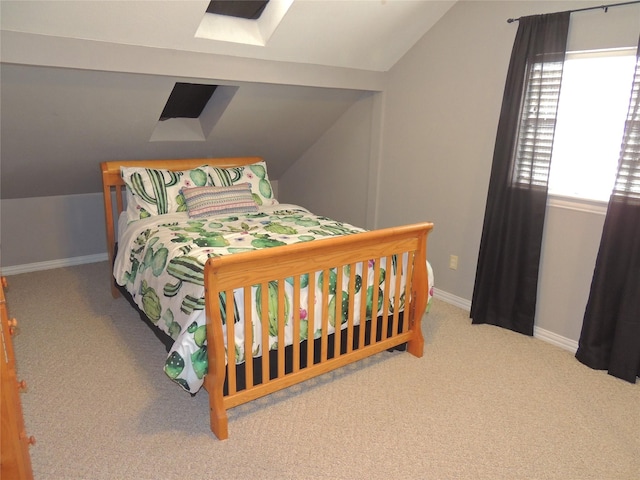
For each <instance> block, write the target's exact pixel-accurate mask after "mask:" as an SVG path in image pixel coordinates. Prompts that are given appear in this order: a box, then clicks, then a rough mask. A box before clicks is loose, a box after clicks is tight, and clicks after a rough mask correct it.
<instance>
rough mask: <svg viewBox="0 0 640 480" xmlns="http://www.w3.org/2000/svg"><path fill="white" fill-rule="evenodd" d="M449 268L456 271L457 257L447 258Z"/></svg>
mask: <svg viewBox="0 0 640 480" xmlns="http://www.w3.org/2000/svg"><path fill="white" fill-rule="evenodd" d="M449 268H450V269H451V270H457V269H458V256H457V255H450V256H449Z"/></svg>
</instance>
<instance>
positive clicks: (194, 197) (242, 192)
mask: <svg viewBox="0 0 640 480" xmlns="http://www.w3.org/2000/svg"><path fill="white" fill-rule="evenodd" d="M182 194H183V195H184V199H185V202H186V203H187V212H189V216H190V217H191V218H202V217H209V216H211V215H220V214H224V213H250V212H257V211H258V205H256V202H255V201H254V200H253V195H252V194H251V185H250V184H248V183H239V184H237V185H231V186H229V187H195V188H183V189H182Z"/></svg>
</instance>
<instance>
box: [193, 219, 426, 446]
mask: <svg viewBox="0 0 640 480" xmlns="http://www.w3.org/2000/svg"><path fill="white" fill-rule="evenodd" d="M432 228H433V224H431V223H421V224H415V225H408V226H402V227H395V228H388V229H382V230H375V231H370V232H364V233H359V234H354V235H347V236H343V237H335V238H330V239H324V240H318V241H314V242H307V243H299V244H294V245H287V246H282V247H275V248H271V249H266V250H261V251H256V252H247V253H238V254H234V255H230V256H224V257H217V258H211V259H209V261H208V262H207V264H206V268H205V291H206V299H207V300H206V313H207V343H208V357H209V358H208V362H209V363H208V364H209V369H208V374H207V376H206V377H205V388H206V389H207V390H208V392H209V402H210V410H211V430H212V431H213V433H214V434H215V435H216V436H217V437H218V438H219V439H226V438H228V420H227V409H229V408H232V407H235V406H237V405H240V404H243V403H246V402H248V401H250V400H253V399H255V398H258V397H262V396H264V395H267V394H269V393H272V392H275V391H278V390H281V389H283V388H286V387H289V386H291V385H294V384H296V383H300V382H302V381H304V380H307V379H310V378H312V377H315V376H318V375H321V374H323V373H326V372H329V371H331V370H334V369H336V368H339V367H341V366H344V365H347V364H349V363H352V362H355V361H357V360H360V359H363V358H365V357H368V356H371V355H373V354H376V353H378V352H381V351H383V350H387V349H390V348H393V347H396V346H398V345H401V344H405V343H406V344H407V349H408V351H409V352H410V353H411V354H413V355H415V356H417V357H421V356H422V352H423V347H424V339H423V337H422V331H421V319H422V316H423V314H424V311H425V308H426V305H427V298H428V296H427V295H428V289H429V285H428V276H427V266H426V248H427V235H428V234H429V232H430V231H431V229H432ZM382 265H386V266H387V267H389V266H391V265H394V269H395V270H396V272H395V275H394V276H393V277H390V276H387V280H388V281H386V282H384V288H383V289H379V288H378V285H379V284H381V283H383V282H381V276H384V275H385V273H384V271H383V268H382V267H381V266H382ZM387 270H388V268H387ZM332 271H333V272H341V273H342V274H338V275H334V278H335V285H332V284H330V283H331V282H329V281H324V282H322V284H321V286H320V288H316V286H317V285H316V282H318V280H317V279H318V278H325V279H328V278H330V276H331V275H330V273H331V272H332ZM356 272H361V275H359V276H360V279H358V278H357V274H356ZM371 272H372V273H373V275H369V273H371ZM387 275H388V274H387ZM403 277H404V278H405V279H406V282H403V281H402V278H403ZM371 279H372V280H371ZM287 282H289V284H290V285H291V284H292V285H293V292H294V293H293V300H292V305H288V304H287V303H286V302H285V286H286V283H287ZM303 283H304V284H306V285H307V291H308V296H309V298H308V300H307V303H308V305H314V304H316V305H317V304H320V305H321V308H320V311H321V312H322V314H321V315H316V314H315V313H314V310H315V311H318V309H317V308H316V309H314V308H308V309H306V310H305V309H301V308H300V305H301V303H300V302H301V300H300V291H301V288H300V287H301V285H302V284H303ZM392 285H393V291H394V292H395V294H394V295H392V294H391V293H390V291H391V290H392ZM254 286H255V287H257V286H260V288H261V291H262V292H268V291H269V289H271V292H270V293H272V295H271V297H272V298H271V304H270V303H269V295H267V294H266V293H264V294H262V295H260V297H259V298H258V297H256V295H255V291H256V290H255V287H254ZM252 287H254V288H253V290H252ZM238 289H240V290H241V291H242V292H243V295H241V296H240V297H242V298H243V302H244V305H243V311H244V312H251V299H252V298H255V301H256V302H259V303H261V305H260V307H261V308H259V309H258V311H260V312H261V313H260V318H258V319H252V318H251V315H244V316H243V318H242V319H241V320H239V321H242V322H244V325H243V330H244V332H245V334H244V345H243V347H244V351H245V352H252V351H253V348H252V346H253V345H254V343H253V337H252V335H253V332H254V331H258V332H261V333H260V335H261V337H262V338H261V344H262V345H263V346H265V345H268V344H269V331H270V328H271V334H272V335H274V336H275V335H277V345H278V346H279V347H278V348H277V350H276V352H275V354H274V355H269V354H266V352H263V353H262V355H261V356H260V357H259V359H258V360H257V361H254V362H251V360H249V361H245V362H244V365H245V368H244V375H243V378H242V380H241V382H240V381H239V379H238V378H237V368H227V354H226V350H225V344H226V345H229V346H230V347H229V351H230V352H231V354H230V355H229V362H228V363H229V364H231V365H233V363H234V359H235V355H234V354H233V353H234V348H235V347H234V344H235V341H234V339H235V333H236V328H238V326H237V325H236V324H235V323H234V321H225V319H234V318H236V321H238V319H237V314H236V315H235V317H234V314H235V312H236V308H237V307H238V306H237V305H234V302H233V301H227V300H228V299H233V298H234V291H235V292H236V293H237V292H238V291H239V290H238ZM318 292H319V293H318ZM336 292H345V293H343V294H342V298H340V293H338V296H337V299H336V298H335V297H336V295H335V293H336ZM358 295H360V296H361V301H360V302H356V301H355V299H356V298H357V296H358ZM332 298H333V301H332ZM274 300H275V301H274ZM357 303H358V304H359V306H358V307H357V309H356V304H357ZM367 305H369V306H371V305H381V308H382V314H381V315H379V316H376V315H375V313H374V314H373V315H372V312H371V308H370V309H369V311H367ZM289 309H291V314H289V312H288V310H289ZM301 310H302V311H303V315H304V316H305V318H301ZM373 311H374V312H375V311H377V310H373ZM287 318H290V319H291V320H290V321H292V323H293V325H292V326H290V328H292V329H293V335H292V337H293V339H294V341H293V342H290V343H291V345H290V347H287V348H288V349H289V350H288V351H287V352H285V348H284V345H285V323H286V319H287ZM360 319H362V320H360ZM303 320H304V321H303ZM253 322H259V323H260V325H261V328H254V324H253ZM330 324H331V325H332V326H333V325H335V326H336V329H337V330H339V329H340V325H342V330H341V331H339V332H338V333H329V330H330V328H329V325H330ZM301 329H302V332H301ZM305 330H306V331H305ZM276 332H277V333H276ZM301 333H302V334H301ZM307 335H308V339H307V340H306V341H304V342H300V341H295V339H300V338H306V337H307ZM314 335H315V337H316V338H315V339H314ZM271 353H274V352H271ZM285 356H286V357H287V358H285ZM247 357H249V358H250V357H251V354H250V353H247ZM273 362H275V365H272V363H273ZM256 367H257V369H256ZM274 367H275V368H274ZM274 371H275V374H274V373H273V372H274ZM270 372H271V373H270Z"/></svg>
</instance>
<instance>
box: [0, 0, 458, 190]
mask: <svg viewBox="0 0 640 480" xmlns="http://www.w3.org/2000/svg"><path fill="white" fill-rule="evenodd" d="M454 3H455V1H419V0H406V1H405V0H353V1H352V0H339V1H337V0H271V1H270V6H269V7H268V8H272V9H273V11H276V10H277V9H281V10H282V9H284V15H283V16H282V18H281V20H280V21H279V23H277V24H273V25H270V26H269V25H267V27H264V28H263V26H261V27H260V28H259V32H258V34H257V35H258V37H260V35H263V37H261V38H258V40H256V41H255V42H253V43H254V44H247V43H238V42H239V40H237V39H234V41H226V40H224V39H220V37H218V39H211V38H205V37H204V36H203V35H205V34H206V33H207V30H206V28H205V29H204V30H203V28H204V27H206V26H207V25H208V24H206V23H205V22H206V21H210V20H211V18H212V17H210V16H205V12H206V9H207V6H208V4H209V1H208V0H189V1H179V2H178V1H155V0H154V1H131V0H129V1H90V0H73V1H55V2H52V1H7V0H1V1H0V27H1V31H0V34H1V37H0V48H1V51H0V61H1V62H2V65H1V69H0V82H1V83H0V94H1V99H0V108H1V111H0V115H1V117H2V118H1V122H0V128H1V138H0V141H1V142H2V149H1V150H0V153H1V164H0V168H1V172H2V175H1V177H2V178H1V186H0V193H1V196H2V198H21V197H36V196H48V195H68V194H75V193H89V192H97V191H99V188H100V182H99V176H98V173H97V172H98V170H97V164H98V162H99V161H102V160H107V159H113V158H151V157H156V158H171V157H173V158H176V157H188V156H202V157H212V156H219V155H260V156H263V157H265V158H266V159H267V161H268V162H269V165H270V167H269V168H270V175H271V176H272V177H273V178H275V179H277V178H278V177H279V176H280V175H281V174H282V173H283V172H284V171H286V169H287V168H288V167H289V166H290V165H291V164H292V163H293V162H295V161H296V160H297V159H298V158H299V157H300V156H301V155H302V154H303V153H304V152H305V151H306V150H307V149H308V148H309V147H310V146H312V145H313V144H314V143H315V142H316V141H317V140H318V138H320V137H321V136H322V134H323V133H324V132H325V131H326V130H327V129H328V128H329V127H330V126H331V125H332V124H333V123H334V122H335V121H336V120H337V119H338V118H339V117H340V116H341V115H342V114H343V113H344V112H345V111H346V110H347V109H348V108H349V107H350V106H351V105H352V104H353V103H354V102H356V101H357V100H358V99H360V98H362V97H363V96H366V95H370V94H371V92H375V91H379V90H382V89H383V88H384V72H386V71H387V70H389V69H390V68H391V67H392V66H393V65H394V64H395V63H396V62H397V61H398V60H399V59H400V58H401V57H402V56H403V55H404V54H405V53H406V52H407V51H408V50H409V49H410V48H411V46H413V44H414V43H415V42H416V41H417V40H418V39H420V38H421V37H422V36H423V35H424V33H426V31H427V30H428V29H429V28H431V26H433V25H434V24H435V23H436V22H437V21H438V20H439V19H440V18H441V17H442V16H443V15H444V14H445V13H446V12H447V11H448V9H449V8H451V6H452V5H453V4H454ZM266 12H267V10H265V13H266ZM214 19H215V18H214ZM241 21H242V22H251V21H249V20H241ZM203 25H204V27H203ZM240 27H242V25H240ZM240 27H238V24H233V25H231V27H229V25H227V26H226V27H225V26H224V25H223V27H222V29H223V30H224V28H226V29H227V30H229V31H230V32H231V33H234V32H237V31H239V30H240V29H241V28H240ZM242 28H244V27H242ZM252 28H253V26H252ZM203 31H204V34H203ZM254 36H255V35H254ZM261 43H262V44H261ZM176 82H193V83H205V84H216V85H222V86H224V87H226V90H224V91H223V93H221V94H220V95H222V96H223V97H225V95H226V98H223V99H222V104H223V105H222V106H214V107H212V109H213V110H215V112H214V113H213V114H212V115H213V116H214V117H215V119H214V120H215V121H212V122H213V123H211V124H210V125H207V126H202V125H200V126H199V125H195V127H193V125H189V126H187V127H186V128H187V130H189V129H192V128H195V130H197V131H196V132H195V136H194V137H193V138H190V139H178V140H176V139H169V140H167V139H166V138H165V139H162V138H161V139H158V137H157V136H156V137H154V131H155V130H156V128H157V127H158V120H159V116H160V114H161V112H162V110H163V108H164V105H165V103H166V101H167V99H168V97H169V95H170V93H171V90H172V88H173V86H174V84H175V83H176ZM225 92H226V93H225ZM220 95H219V96H220ZM209 127H211V128H209ZM181 128H183V127H181ZM25 178H29V182H24V181H23V179H25Z"/></svg>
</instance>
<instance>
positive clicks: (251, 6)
mask: <svg viewBox="0 0 640 480" xmlns="http://www.w3.org/2000/svg"><path fill="white" fill-rule="evenodd" d="M267 3H269V0H233V1H230V0H212V1H211V2H209V6H208V7H207V13H213V14H216V15H227V16H230V17H238V18H246V19H247V20H257V19H258V18H260V15H262V12H263V11H264V9H265V7H266V6H267Z"/></svg>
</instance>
